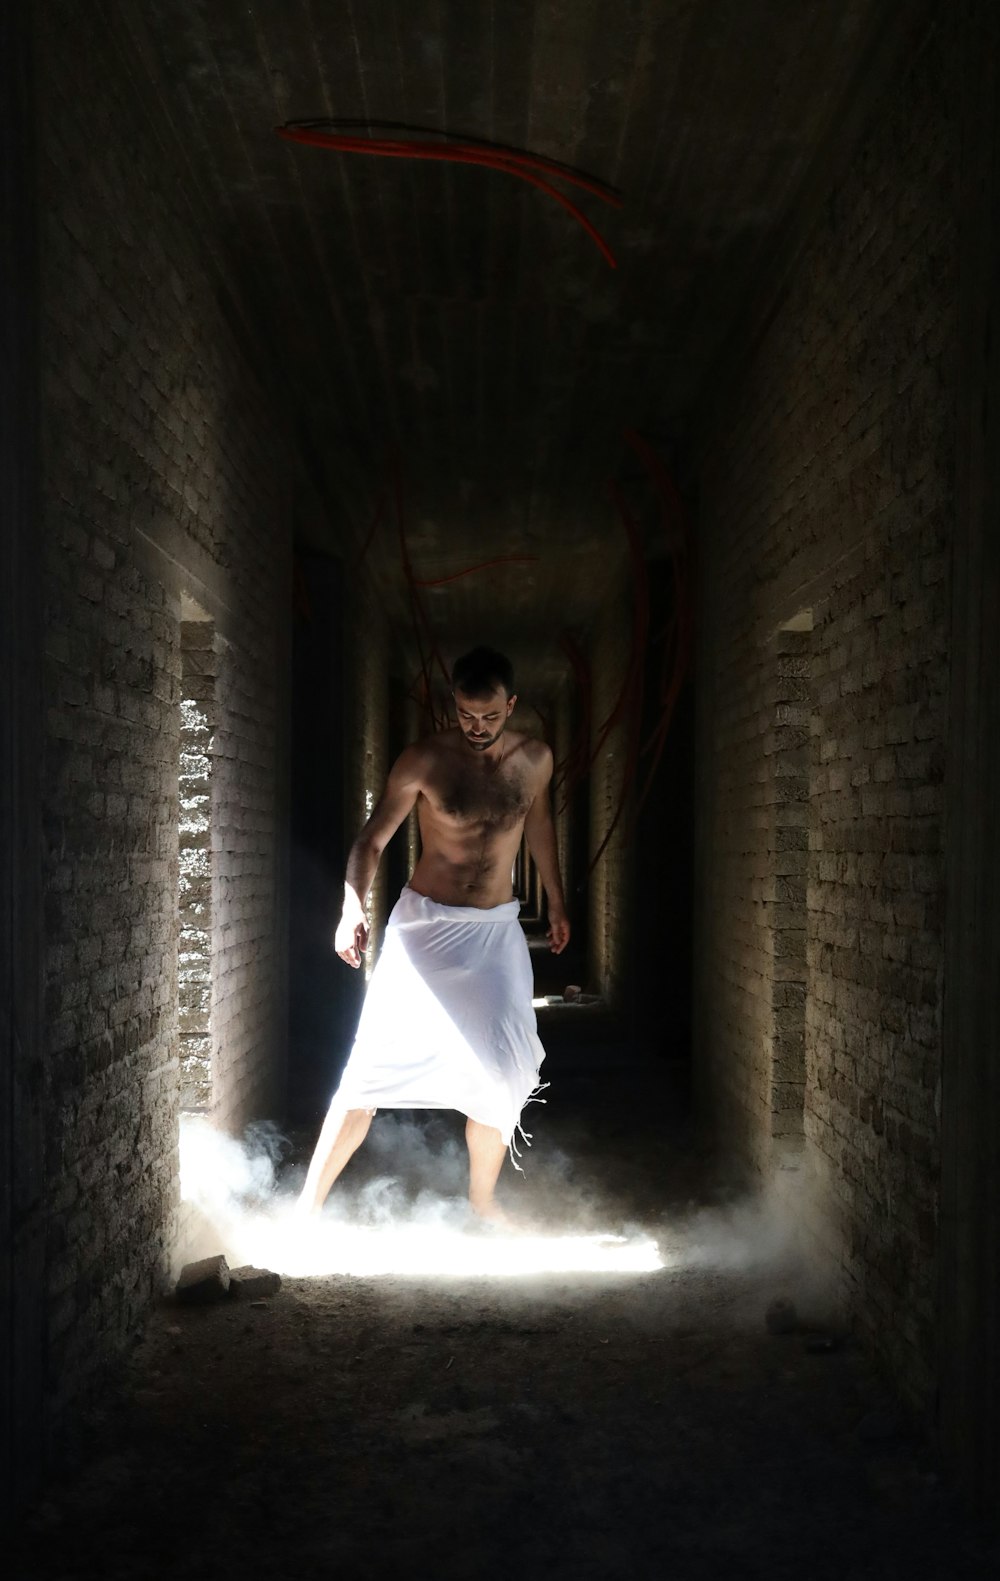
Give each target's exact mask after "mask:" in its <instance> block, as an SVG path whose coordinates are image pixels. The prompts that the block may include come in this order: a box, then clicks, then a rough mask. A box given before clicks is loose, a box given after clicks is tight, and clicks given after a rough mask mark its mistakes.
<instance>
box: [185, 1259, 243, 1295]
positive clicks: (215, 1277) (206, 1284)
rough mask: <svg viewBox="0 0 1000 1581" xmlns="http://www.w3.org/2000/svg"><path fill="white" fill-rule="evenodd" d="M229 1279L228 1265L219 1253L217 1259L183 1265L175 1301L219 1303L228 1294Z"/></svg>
mask: <svg viewBox="0 0 1000 1581" xmlns="http://www.w3.org/2000/svg"><path fill="white" fill-rule="evenodd" d="M229 1279H230V1273H229V1264H228V1263H227V1262H226V1259H225V1258H224V1257H223V1255H222V1253H221V1252H220V1253H219V1255H218V1256H217V1257H202V1258H201V1260H200V1261H199V1262H196V1263H185V1265H184V1267H183V1268H182V1269H181V1275H180V1278H179V1279H178V1281H177V1299H178V1301H187V1302H190V1303H199V1304H200V1303H201V1302H209V1301H221V1300H222V1298H223V1297H224V1296H227V1295H228V1294H229Z"/></svg>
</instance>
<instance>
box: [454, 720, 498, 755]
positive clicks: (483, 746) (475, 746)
mask: <svg viewBox="0 0 1000 1581" xmlns="http://www.w3.org/2000/svg"><path fill="white" fill-rule="evenodd" d="M506 728H507V721H506V719H505V720H504V722H503V724H502V725H501V726H500V729H499V730H498V731H497V733H496V735H495V736H487V737H484V738H483V740H482V741H474V740H473V738H472V737H471V736H470V735H469V734H468V732H467V731H465V730H463V731H462V734H463V735H464V736H465V739H466V741H467V742H468V743H469V746H470V747H471V748H472V750H473V752H487V751H488V750H489V748H490V747H491V746H493V745H494V743H495V742H497V741H499V740H500V737H501V736H502V735H503V733H504V731H505V730H506Z"/></svg>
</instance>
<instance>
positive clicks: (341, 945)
mask: <svg viewBox="0 0 1000 1581" xmlns="http://www.w3.org/2000/svg"><path fill="white" fill-rule="evenodd" d="M333 947H334V949H335V950H336V952H337V954H338V955H339V956H340V959H341V960H342V961H346V962H347V964H348V966H354V967H358V966H360V965H361V957H362V955H363V954H364V952H365V950H366V949H367V948H368V919H367V918H366V917H365V914H364V912H361V913H360V915H359V914H358V913H357V912H356V911H351V912H350V913H348V912H346V911H345V912H344V914H343V916H342V917H341V919H340V921H339V922H338V924H337V931H336V933H335V934H334V936H333Z"/></svg>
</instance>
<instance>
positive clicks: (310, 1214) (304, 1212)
mask: <svg viewBox="0 0 1000 1581" xmlns="http://www.w3.org/2000/svg"><path fill="white" fill-rule="evenodd" d="M322 1211H323V1204H322V1203H321V1202H317V1201H316V1199H315V1197H313V1196H308V1197H307V1196H305V1195H303V1196H300V1197H296V1199H295V1201H294V1202H293V1203H292V1218H293V1219H299V1220H303V1221H306V1220H312V1219H318V1218H319V1216H320V1214H321V1213H322Z"/></svg>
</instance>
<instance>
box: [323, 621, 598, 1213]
mask: <svg viewBox="0 0 1000 1581" xmlns="http://www.w3.org/2000/svg"><path fill="white" fill-rule="evenodd" d="M452 682H453V687H454V691H453V697H454V703H455V711H456V716H457V721H458V722H457V725H456V726H455V727H453V728H452V729H450V730H445V731H442V732H440V733H439V734H437V735H433V736H429V737H427V738H426V739H424V740H423V741H419V742H417V743H416V744H415V745H414V746H411V747H407V748H406V750H405V751H404V752H403V753H401V755H400V757H399V758H398V759H397V760H396V762H395V764H394V765H393V767H392V770H391V772H390V774H389V777H388V781H387V783H386V787H385V790H384V792H383V795H382V797H381V800H380V801H379V802H378V805H377V806H376V807H375V810H374V812H373V813H372V815H371V817H370V819H369V820H368V822H367V824H366V825H365V827H364V828H363V829H362V831H361V833H360V834H359V835H358V838H357V839H356V840H355V842H354V844H353V846H352V847H351V851H350V855H349V856H348V860H347V874H346V880H345V884H344V907H343V913H342V915H341V919H340V923H339V925H338V927H337V931H336V936H335V940H334V947H335V949H336V951H337V954H338V955H339V956H340V958H341V960H343V961H346V962H347V964H348V965H349V966H353V967H358V966H360V964H361V956H362V953H363V952H364V950H365V948H366V947H367V944H368V923H367V919H366V917H365V911H364V906H365V900H366V898H367V896H368V892H369V890H370V888H371V885H372V882H373V880H374V877H375V873H376V870H377V868H378V863H379V858H380V857H381V855H382V852H383V851H384V850H385V848H386V846H387V845H388V843H389V841H390V840H391V838H392V836H393V835H394V834H395V832H396V830H397V829H398V828H399V826H400V824H401V823H402V822H403V820H404V819H405V818H406V817H407V815H408V813H409V812H410V810H411V808H413V807H414V806H416V809H417V817H418V820H419V825H420V839H421V855H420V860H419V861H418V863H417V865H416V868H415V869H414V872H413V876H412V878H411V879H410V881H409V884H408V885H407V886H406V888H404V890H403V893H402V895H401V896H400V900H399V902H398V903H397V905H396V907H395V908H394V910H393V913H392V916H391V917H390V919H389V924H388V927H387V929H386V939H385V945H384V947H383V951H382V956H381V957H380V959H379V962H378V965H377V966H376V968H375V971H374V973H373V974H372V979H371V982H370V984H369V987H368V993H367V996H366V1000H365V1007H364V1009H363V1011H362V1017H361V1022H360V1024H359V1027H358V1037H357V1040H356V1042H355V1045H354V1049H353V1051H352V1053H351V1057H350V1059H349V1061H348V1064H347V1067H346V1069H345V1071H344V1075H343V1078H342V1080H341V1084H340V1087H339V1088H338V1091H337V1093H336V1094H335V1095H334V1099H333V1103H332V1104H331V1107H330V1111H329V1113H328V1114H327V1117H326V1120H325V1122H324V1125H323V1129H322V1131H321V1133H320V1137H319V1141H318V1142H317V1144H316V1150H315V1153H314V1154H313V1159H312V1163H311V1164H310V1167H309V1172H308V1175H307V1177H306V1182H305V1186H304V1187H303V1190H302V1196H301V1198H300V1204H301V1206H302V1208H303V1209H305V1210H307V1211H316V1210H318V1209H319V1208H321V1207H322V1205H323V1203H324V1201H325V1200H326V1197H327V1194H328V1192H329V1190H330V1187H331V1186H332V1185H333V1183H334V1181H335V1180H336V1179H337V1176H338V1175H339V1174H340V1172H341V1170H342V1169H343V1168H344V1166H345V1164H346V1163H347V1161H348V1159H349V1158H350V1157H351V1155H352V1154H353V1153H354V1152H355V1150H356V1149H357V1148H358V1147H359V1146H360V1144H361V1142H362V1141H363V1140H364V1138H365V1136H366V1135H367V1133H368V1128H369V1126H370V1124H371V1119H372V1115H373V1114H374V1113H375V1109H376V1108H377V1107H379V1106H382V1107H389V1108H394V1107H395V1108H456V1109H459V1110H460V1111H461V1112H464V1113H465V1114H466V1116H467V1122H466V1130H465V1134H466V1141H467V1144H468V1149H469V1201H470V1204H471V1206H472V1208H473V1210H474V1211H475V1212H476V1213H478V1214H480V1215H481V1216H483V1217H484V1218H502V1215H501V1214H500V1213H499V1212H498V1210H497V1208H496V1206H495V1203H494V1195H493V1194H494V1187H495V1186H496V1182H497V1178H498V1176H499V1174H500V1169H501V1166H502V1164H503V1159H504V1154H505V1152H506V1150H507V1146H508V1144H509V1143H510V1141H511V1138H512V1136H513V1133H514V1129H515V1127H516V1124H517V1119H518V1116H519V1113H520V1109H521V1107H522V1105H523V1103H524V1102H525V1101H526V1100H527V1099H528V1097H530V1095H531V1093H532V1091H533V1090H534V1089H535V1088H536V1086H537V1072H538V1065H539V1063H540V1061H541V1059H542V1058H543V1057H544V1051H543V1050H542V1047H541V1044H540V1043H539V1041H538V1037H537V1032H536V1031H535V1018H534V1012H533V1010H532V1009H531V966H530V959H529V957H528V950H527V943H526V941H525V939H524V936H523V933H522V932H521V929H520V926H519V925H518V924H517V902H516V901H515V900H513V897H512V887H511V877H512V870H513V866H514V860H515V857H516V855H517V851H518V848H519V846H520V844H521V836H522V832H523V834H524V836H525V837H526V839H527V843H528V847H529V850H530V851H531V855H532V857H533V858H534V861H535V863H536V865H537V867H538V871H539V874H540V876H541V880H542V884H543V885H544V888H545V894H546V899H547V902H548V939H549V945H550V948H551V949H552V950H553V951H554V952H555V953H556V954H557V955H558V954H559V953H560V952H561V951H562V950H564V949H565V948H566V945H567V943H568V942H569V933H570V929H569V922H568V920H567V917H566V908H565V902H564V899H563V892H562V884H561V882H560V877H559V864H558V859H557V856H556V842H555V830H554V827H553V823H552V812H551V807H550V792H549V785H550V781H551V778H552V752H551V750H550V748H549V747H548V746H546V744H545V743H544V742H542V741H539V740H537V739H535V738H534V737H531V736H526V735H523V734H521V733H520V732H517V731H513V730H510V729H508V721H509V719H510V717H511V714H512V713H513V711H514V705H515V703H516V701H517V697H516V695H515V693H514V681H513V671H512V669H511V666H510V663H509V661H508V660H507V659H506V658H505V657H504V656H503V655H502V654H499V653H496V652H494V651H493V650H491V649H488V648H476V649H473V651H472V652H471V653H468V654H465V655H464V656H463V658H461V659H459V660H458V661H457V663H456V664H455V667H454V671H453V676H452ZM511 924H513V926H511ZM415 984H416V987H415ZM425 988H429V989H430V993H429V994H428V993H426V992H423V989H425ZM458 1028H460V1029H461V1033H460V1035H459V1032H458V1030H457V1029H458ZM498 1028H502V1031H500V1032H498Z"/></svg>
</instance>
